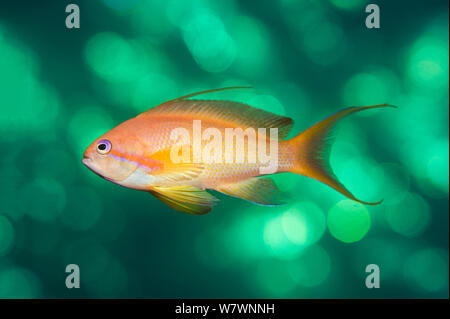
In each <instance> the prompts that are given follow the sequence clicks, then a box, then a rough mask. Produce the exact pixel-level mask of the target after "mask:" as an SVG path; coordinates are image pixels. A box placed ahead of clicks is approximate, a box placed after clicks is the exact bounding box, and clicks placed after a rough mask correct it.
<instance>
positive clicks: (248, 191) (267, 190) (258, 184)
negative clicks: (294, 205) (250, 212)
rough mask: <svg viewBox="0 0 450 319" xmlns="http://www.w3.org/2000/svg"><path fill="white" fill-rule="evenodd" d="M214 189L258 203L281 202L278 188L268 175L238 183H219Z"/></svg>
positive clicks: (271, 203) (268, 204) (273, 204)
mask: <svg viewBox="0 0 450 319" xmlns="http://www.w3.org/2000/svg"><path fill="white" fill-rule="evenodd" d="M216 190H217V191H218V192H221V193H224V194H227V195H230V196H233V197H238V198H242V199H245V200H247V201H249V202H252V203H255V204H259V205H264V206H277V205H282V204H283V201H282V200H281V197H282V196H281V192H280V190H279V189H278V187H277V185H275V182H274V181H273V180H272V179H271V178H268V177H261V178H250V179H247V180H245V181H242V182H239V183H232V184H226V185H221V186H220V187H218V188H216Z"/></svg>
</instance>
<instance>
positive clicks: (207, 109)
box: [144, 88, 293, 140]
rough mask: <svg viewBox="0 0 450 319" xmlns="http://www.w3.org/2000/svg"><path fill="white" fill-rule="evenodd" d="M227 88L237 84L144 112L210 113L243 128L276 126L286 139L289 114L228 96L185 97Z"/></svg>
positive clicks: (289, 122)
mask: <svg viewBox="0 0 450 319" xmlns="http://www.w3.org/2000/svg"><path fill="white" fill-rule="evenodd" d="M227 89H234V88H225V89H217V90H209V91H204V92H200V93H193V94H189V95H186V96H184V97H181V98H177V99H174V100H171V101H168V102H165V103H163V104H160V105H158V106H157V107H155V108H152V109H150V110H148V111H147V112H145V113H144V114H145V115H155V114H178V115H180V116H183V115H186V114H189V115H191V116H194V117H195V116H199V117H201V116H208V117H213V118H215V119H218V120H223V121H225V122H229V123H232V124H233V125H234V126H236V127H241V128H243V129H245V128H248V127H252V128H254V129H255V130H257V129H258V128H277V129H278V139H279V140H283V139H285V138H286V136H287V135H288V133H289V131H290V129H291V128H292V125H293V121H292V119H291V118H289V117H285V116H280V115H277V114H273V113H270V112H267V111H264V110H261V109H257V108H255V107H252V106H250V105H247V104H244V103H239V102H232V101H225V100H185V98H186V97H192V96H195V95H198V94H203V93H209V92H216V91H222V90H227ZM266 134H267V136H268V135H269V134H268V132H267V133H266Z"/></svg>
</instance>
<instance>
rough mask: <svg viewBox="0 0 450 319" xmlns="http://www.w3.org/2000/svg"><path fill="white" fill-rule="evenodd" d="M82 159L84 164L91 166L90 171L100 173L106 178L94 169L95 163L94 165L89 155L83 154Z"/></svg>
mask: <svg viewBox="0 0 450 319" xmlns="http://www.w3.org/2000/svg"><path fill="white" fill-rule="evenodd" d="M81 161H82V162H83V164H84V165H85V166H86V167H87V168H89V170H90V171H92V172H93V173H95V174H96V175H98V176H100V177H102V178H104V177H103V176H102V175H101V174H100V173H98V172H97V171H96V170H95V169H94V167H93V165H92V160H91V159H90V158H89V157H87V156H83V159H82V160H81Z"/></svg>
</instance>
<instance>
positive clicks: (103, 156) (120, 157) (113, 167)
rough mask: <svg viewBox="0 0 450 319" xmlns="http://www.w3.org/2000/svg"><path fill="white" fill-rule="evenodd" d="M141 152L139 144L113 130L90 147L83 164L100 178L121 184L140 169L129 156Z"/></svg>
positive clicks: (84, 156)
mask: <svg viewBox="0 0 450 319" xmlns="http://www.w3.org/2000/svg"><path fill="white" fill-rule="evenodd" d="M139 150H140V145H139V143H137V142H136V141H133V140H132V139H131V140H129V139H126V140H125V139H124V138H123V137H121V136H120V134H115V132H114V130H113V131H110V132H109V133H106V134H105V135H103V136H101V137H99V138H98V139H96V140H95V141H94V142H92V144H91V145H89V147H88V148H87V149H86V151H85V152H84V155H83V164H84V165H86V166H87V167H88V168H89V169H90V170H91V171H93V172H94V173H95V174H97V175H99V176H100V177H103V178H105V179H107V180H109V181H111V182H114V183H116V184H120V182H122V181H123V180H125V179H126V178H128V177H129V176H130V175H131V174H133V173H134V172H135V171H136V169H137V168H138V164H137V163H136V162H135V161H132V160H130V159H129V156H128V154H136V153H138V152H139Z"/></svg>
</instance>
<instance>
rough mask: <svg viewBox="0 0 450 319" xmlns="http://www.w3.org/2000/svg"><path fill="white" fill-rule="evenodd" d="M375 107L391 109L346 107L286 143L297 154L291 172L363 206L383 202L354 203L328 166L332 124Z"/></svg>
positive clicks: (352, 196) (355, 199) (387, 105)
mask: <svg viewBox="0 0 450 319" xmlns="http://www.w3.org/2000/svg"><path fill="white" fill-rule="evenodd" d="M378 107H395V106H392V105H389V104H381V105H373V106H361V107H349V108H346V109H343V110H341V111H339V112H337V113H335V114H333V115H331V116H330V117H327V118H326V119H324V120H323V121H320V122H319V123H317V124H315V125H313V126H311V127H310V128H308V129H306V130H305V131H303V132H302V133H300V134H299V135H297V136H296V137H294V138H293V139H291V140H289V143H291V145H293V147H294V149H295V150H296V151H297V162H296V163H295V165H294V168H293V169H292V170H291V172H293V173H296V174H301V175H305V176H308V177H311V178H314V179H317V180H318V181H321V182H322V183H325V184H327V185H329V186H331V187H333V188H334V189H335V190H337V191H338V192H340V193H341V194H343V195H345V196H347V197H348V198H350V199H352V200H354V201H357V202H359V203H362V204H366V205H377V204H380V203H381V202H382V201H383V200H381V201H379V202H376V203H368V202H364V201H361V200H359V199H357V198H356V197H355V196H354V195H353V194H352V193H350V192H349V191H348V190H347V189H346V188H345V186H344V185H342V184H341V183H340V182H339V180H338V179H337V177H336V176H335V174H334V173H333V170H332V168H331V166H330V163H329V156H330V148H331V145H332V142H333V136H332V132H331V131H332V128H333V126H334V124H336V123H337V122H338V121H339V120H341V119H343V118H344V117H346V116H347V115H350V114H353V113H355V112H359V111H362V110H367V109H371V108H378Z"/></svg>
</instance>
